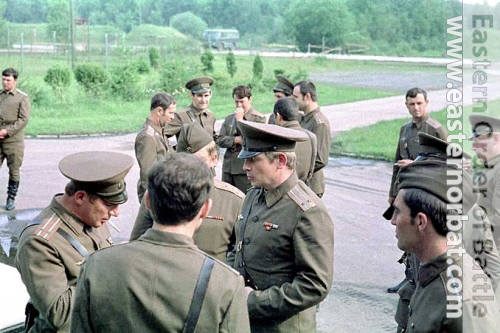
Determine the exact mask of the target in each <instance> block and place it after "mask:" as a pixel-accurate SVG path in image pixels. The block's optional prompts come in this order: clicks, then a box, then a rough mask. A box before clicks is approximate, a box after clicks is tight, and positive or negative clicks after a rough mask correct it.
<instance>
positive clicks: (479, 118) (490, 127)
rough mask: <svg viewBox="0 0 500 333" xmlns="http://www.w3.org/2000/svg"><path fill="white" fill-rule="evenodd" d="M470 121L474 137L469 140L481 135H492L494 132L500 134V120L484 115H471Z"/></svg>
mask: <svg viewBox="0 0 500 333" xmlns="http://www.w3.org/2000/svg"><path fill="white" fill-rule="evenodd" d="M469 121H470V123H471V125H472V135H471V136H470V137H469V139H472V138H474V137H477V136H480V135H490V134H491V133H492V132H500V119H498V118H495V117H489V116H483V115H471V116H469Z"/></svg>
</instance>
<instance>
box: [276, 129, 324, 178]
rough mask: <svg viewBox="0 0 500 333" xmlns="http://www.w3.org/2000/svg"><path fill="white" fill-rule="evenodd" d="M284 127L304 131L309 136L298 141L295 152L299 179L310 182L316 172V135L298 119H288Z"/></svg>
mask: <svg viewBox="0 0 500 333" xmlns="http://www.w3.org/2000/svg"><path fill="white" fill-rule="evenodd" d="M283 127H285V128H291V129H295V130H298V131H303V132H304V133H306V134H307V135H308V136H309V137H308V139H307V140H306V141H302V142H297V144H296V145H295V154H296V155H297V166H296V167H295V170H296V171H297V176H298V177H299V179H300V180H302V181H303V182H304V183H306V184H308V183H309V182H310V180H311V178H312V175H313V172H314V161H315V159H316V154H317V152H316V150H317V144H318V143H317V138H316V135H315V134H314V133H313V132H310V131H308V130H306V129H304V128H302V127H301V126H300V124H299V122H298V121H297V120H291V121H287V122H285V123H284V124H283Z"/></svg>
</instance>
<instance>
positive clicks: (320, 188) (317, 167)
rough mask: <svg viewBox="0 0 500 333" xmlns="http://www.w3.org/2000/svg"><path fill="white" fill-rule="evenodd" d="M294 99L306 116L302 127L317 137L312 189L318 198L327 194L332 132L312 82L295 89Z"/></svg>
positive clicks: (301, 124) (296, 86)
mask: <svg viewBox="0 0 500 333" xmlns="http://www.w3.org/2000/svg"><path fill="white" fill-rule="evenodd" d="M293 98H294V99H295V101H296V102H297V104H298V105H299V110H301V111H304V113H305V115H304V117H303V118H302V120H301V121H300V126H302V127H303V128H305V129H306V130H308V131H311V132H313V133H314V134H315V135H316V138H317V141H318V148H317V154H316V161H315V163H314V173H313V176H312V179H311V184H310V187H311V189H312V190H313V191H314V193H316V195H317V196H318V197H320V198H321V197H322V196H323V194H324V193H325V177H324V175H323V168H324V167H325V166H326V165H327V164H328V157H329V156H330V144H331V143H332V131H331V129H330V122H329V121H328V118H326V117H325V115H324V114H323V113H322V112H321V110H320V108H319V106H318V94H317V93H316V87H315V86H314V84H313V83H312V82H310V81H301V82H299V83H297V84H296V85H295V87H294V88H293Z"/></svg>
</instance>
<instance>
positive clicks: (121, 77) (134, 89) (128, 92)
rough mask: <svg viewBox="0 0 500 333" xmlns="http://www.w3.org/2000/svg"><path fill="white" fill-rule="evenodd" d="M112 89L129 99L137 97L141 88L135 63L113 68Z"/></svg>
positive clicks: (114, 92) (116, 93)
mask: <svg viewBox="0 0 500 333" xmlns="http://www.w3.org/2000/svg"><path fill="white" fill-rule="evenodd" d="M111 91H112V92H113V96H119V97H121V98H123V99H124V100H127V101H132V100H134V99H137V98H138V97H139V96H140V94H141V92H140V89H139V73H138V72H137V67H136V64H135V63H130V64H125V65H122V66H116V67H114V68H113V69H112V70H111Z"/></svg>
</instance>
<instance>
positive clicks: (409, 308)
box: [408, 305, 413, 317]
mask: <svg viewBox="0 0 500 333" xmlns="http://www.w3.org/2000/svg"><path fill="white" fill-rule="evenodd" d="M412 312H413V311H412V309H411V306H409V305H408V314H409V315H410V317H411V314H412Z"/></svg>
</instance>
